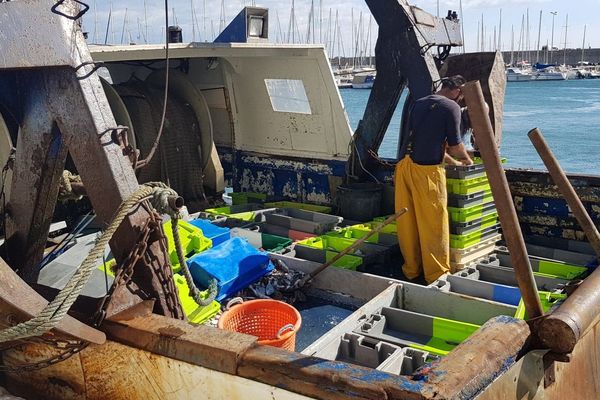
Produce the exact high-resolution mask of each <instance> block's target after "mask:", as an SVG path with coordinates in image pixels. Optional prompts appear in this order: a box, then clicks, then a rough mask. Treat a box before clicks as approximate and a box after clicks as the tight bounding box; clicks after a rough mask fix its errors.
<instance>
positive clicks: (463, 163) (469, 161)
mask: <svg viewBox="0 0 600 400" xmlns="http://www.w3.org/2000/svg"><path fill="white" fill-rule="evenodd" d="M461 164H462V165H473V160H471V158H465V159H463V160H460V164H459V165H461Z"/></svg>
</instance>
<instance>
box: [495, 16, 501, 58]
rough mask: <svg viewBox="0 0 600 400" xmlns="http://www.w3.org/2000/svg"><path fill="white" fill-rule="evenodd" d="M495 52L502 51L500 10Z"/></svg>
mask: <svg viewBox="0 0 600 400" xmlns="http://www.w3.org/2000/svg"><path fill="white" fill-rule="evenodd" d="M496 50H500V51H502V9H500V21H499V22H498V45H497V46H496Z"/></svg>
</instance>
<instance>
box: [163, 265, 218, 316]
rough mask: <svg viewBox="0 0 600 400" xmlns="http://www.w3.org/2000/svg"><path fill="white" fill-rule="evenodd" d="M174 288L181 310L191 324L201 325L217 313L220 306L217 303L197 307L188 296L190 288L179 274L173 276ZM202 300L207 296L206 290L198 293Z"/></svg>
mask: <svg viewBox="0 0 600 400" xmlns="http://www.w3.org/2000/svg"><path fill="white" fill-rule="evenodd" d="M173 279H174V281H175V286H177V292H178V293H179V302H180V303H181V308H183V312H184V313H185V316H186V317H187V319H188V322H191V323H193V324H203V323H205V322H206V321H208V320H209V319H211V318H212V317H214V316H215V315H217V313H218V312H219V310H220V309H221V305H220V304H219V303H218V302H217V301H214V300H213V301H212V302H211V303H209V304H208V305H206V306H199V305H198V304H197V303H196V301H194V299H193V298H192V297H191V296H190V288H189V286H188V285H187V282H186V281H185V278H184V277H183V276H181V275H179V274H173ZM200 296H201V297H202V298H203V299H206V297H207V296H208V290H205V291H203V292H201V293H200Z"/></svg>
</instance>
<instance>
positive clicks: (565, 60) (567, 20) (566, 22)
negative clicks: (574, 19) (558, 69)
mask: <svg viewBox="0 0 600 400" xmlns="http://www.w3.org/2000/svg"><path fill="white" fill-rule="evenodd" d="M568 29H569V14H567V19H566V20H565V48H564V51H563V65H564V66H566V65H567V30H568Z"/></svg>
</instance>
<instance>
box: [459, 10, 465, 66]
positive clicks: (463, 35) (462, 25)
mask: <svg viewBox="0 0 600 400" xmlns="http://www.w3.org/2000/svg"><path fill="white" fill-rule="evenodd" d="M458 3H459V6H460V18H461V24H460V31H461V36H462V53H463V54H465V23H464V21H465V15H464V14H463V8H462V0H459V2H458Z"/></svg>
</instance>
